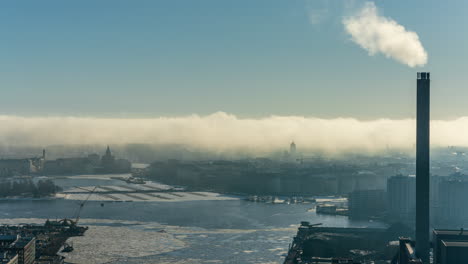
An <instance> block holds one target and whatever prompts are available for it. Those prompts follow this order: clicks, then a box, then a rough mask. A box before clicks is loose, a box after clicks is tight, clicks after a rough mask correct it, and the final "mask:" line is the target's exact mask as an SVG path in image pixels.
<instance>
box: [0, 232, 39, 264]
mask: <svg viewBox="0 0 468 264" xmlns="http://www.w3.org/2000/svg"><path fill="white" fill-rule="evenodd" d="M0 251H2V252H7V253H9V254H17V255H18V262H17V263H18V264H33V263H34V261H35V259H36V239H35V238H34V237H21V236H19V235H16V236H14V235H4V236H0Z"/></svg>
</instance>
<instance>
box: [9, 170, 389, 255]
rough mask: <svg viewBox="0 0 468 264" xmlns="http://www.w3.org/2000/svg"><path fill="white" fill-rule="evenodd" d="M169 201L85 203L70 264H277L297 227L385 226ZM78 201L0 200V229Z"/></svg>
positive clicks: (300, 211)
mask: <svg viewBox="0 0 468 264" xmlns="http://www.w3.org/2000/svg"><path fill="white" fill-rule="evenodd" d="M56 184H58V185H61V186H63V188H64V189H65V190H70V189H73V188H76V187H77V186H78V187H85V188H86V187H92V186H96V185H100V186H117V185H119V186H121V185H122V184H125V183H123V182H122V181H119V180H115V179H111V178H110V177H108V176H102V175H99V176H97V175H83V176H74V177H72V178H67V179H57V180H56ZM196 197H199V196H194V200H190V199H181V200H175V201H173V202H167V201H150V200H145V201H144V202H141V201H140V202H136V201H134V202H115V201H99V200H98V199H95V200H90V201H89V202H88V203H87V204H86V205H85V206H84V208H83V210H82V213H81V219H80V223H81V224H83V225H87V226H89V230H88V231H87V232H86V233H85V235H84V236H82V237H74V238H71V239H70V240H71V241H72V242H73V246H74V248H75V250H74V251H73V252H70V253H66V254H65V256H66V260H67V262H70V263H83V264H85V263H155V264H159V263H161V264H162V263H176V264H177V263H180V264H182V263H184V264H185V263H190V264H197V263H246V264H248V263H259V264H260V263H263V264H266V263H282V262H283V259H284V254H285V253H286V252H287V248H288V245H289V243H290V242H291V240H292V237H293V236H294V235H295V233H296V231H297V227H298V225H299V223H300V221H309V222H311V223H323V225H324V226H336V227H351V226H353V227H383V224H381V223H377V222H367V221H350V220H348V218H347V217H345V216H326V215H316V214H315V211H314V210H309V209H310V208H311V207H313V204H289V205H288V204H267V203H253V202H248V201H245V200H242V199H237V198H235V197H228V196H226V197H225V196H222V195H217V194H214V195H212V196H210V197H212V199H207V198H206V199H205V198H204V199H197V198H196ZM78 206H79V201H78V200H73V199H56V200H2V201H0V223H1V224H18V223H43V222H44V221H45V219H47V218H50V219H55V218H64V217H72V216H73V215H74V214H75V212H76V210H77V208H78Z"/></svg>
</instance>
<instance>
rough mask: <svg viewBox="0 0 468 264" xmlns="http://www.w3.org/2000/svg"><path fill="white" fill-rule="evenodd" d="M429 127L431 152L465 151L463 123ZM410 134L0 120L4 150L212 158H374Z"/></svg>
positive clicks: (243, 124) (467, 124) (211, 122)
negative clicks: (176, 147) (106, 150)
mask: <svg viewBox="0 0 468 264" xmlns="http://www.w3.org/2000/svg"><path fill="white" fill-rule="evenodd" d="M431 126H432V131H431V141H432V142H431V143H432V146H448V145H458V146H468V137H466V131H468V117H465V118H460V119H456V120H452V121H432V123H431ZM415 134H416V133H415V121H414V120H412V119H401V120H391V119H378V120H372V121H360V120H357V119H352V118H336V119H321V118H314V117H302V116H270V117H265V118H258V119H252V118H238V117H236V116H234V115H230V114H227V113H224V112H218V113H214V114H211V115H207V116H199V115H190V116H183V117H159V118H148V119H123V118H78V117H18V116H0V145H9V146H40V147H45V146H48V145H55V144H60V145H67V144H98V145H103V144H126V143H145V144H180V145H186V146H188V147H193V148H197V149H200V150H207V151H214V152H223V151H244V152H246V153H252V154H258V155H262V154H265V153H268V152H270V151H279V150H285V149H287V147H288V144H289V143H290V142H291V141H292V140H294V141H295V142H296V143H297V145H298V147H299V148H300V149H301V150H305V149H308V150H319V151H324V152H327V153H330V154H333V153H340V152H345V151H363V152H368V153H373V152H374V153H375V152H378V151H381V150H384V149H386V148H387V147H390V148H398V149H406V150H412V149H413V146H414V143H415Z"/></svg>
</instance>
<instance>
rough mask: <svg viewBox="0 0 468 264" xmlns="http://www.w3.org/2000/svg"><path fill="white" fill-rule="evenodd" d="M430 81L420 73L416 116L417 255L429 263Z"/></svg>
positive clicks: (426, 75)
mask: <svg viewBox="0 0 468 264" xmlns="http://www.w3.org/2000/svg"><path fill="white" fill-rule="evenodd" d="M429 102H430V79H429V73H428V72H418V77H417V114H416V115H417V116H416V126H417V127H416V254H417V255H418V257H419V258H421V260H422V261H423V263H429V233H430V232H429V228H430V227H429V121H430V103H429Z"/></svg>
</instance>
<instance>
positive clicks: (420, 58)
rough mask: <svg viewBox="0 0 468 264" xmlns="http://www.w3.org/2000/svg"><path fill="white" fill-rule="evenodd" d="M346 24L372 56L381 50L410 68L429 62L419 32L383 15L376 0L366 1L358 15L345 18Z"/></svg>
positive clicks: (346, 28)
mask: <svg viewBox="0 0 468 264" xmlns="http://www.w3.org/2000/svg"><path fill="white" fill-rule="evenodd" d="M343 25H344V27H345V30H346V32H347V33H348V34H350V35H351V39H352V41H354V42H355V43H356V44H358V45H359V46H361V47H362V48H363V49H365V50H367V51H368V52H369V55H371V56H372V55H375V54H377V53H382V54H384V55H385V56H387V57H389V58H393V59H394V60H396V61H398V62H400V63H403V64H406V65H408V66H410V67H415V66H424V65H425V64H426V63H427V57H428V56H427V53H426V51H425V50H424V47H423V46H422V44H421V42H420V41H419V37H418V35H417V34H416V33H415V32H413V31H408V30H406V29H405V27H403V26H402V25H399V24H398V23H397V22H396V21H395V20H393V19H391V18H386V17H383V16H380V15H379V14H378V11H377V8H376V6H375V4H374V3H373V2H367V3H366V4H365V5H364V7H363V8H362V9H361V10H360V11H359V12H358V14H356V15H355V16H351V17H347V18H344V19H343Z"/></svg>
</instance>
